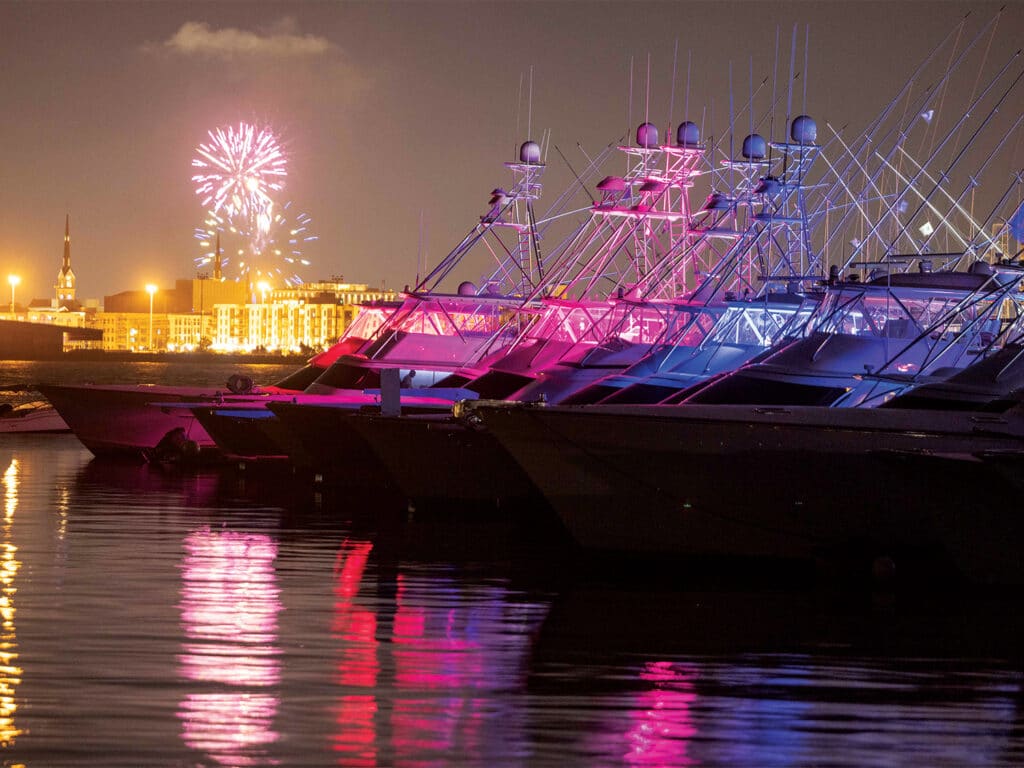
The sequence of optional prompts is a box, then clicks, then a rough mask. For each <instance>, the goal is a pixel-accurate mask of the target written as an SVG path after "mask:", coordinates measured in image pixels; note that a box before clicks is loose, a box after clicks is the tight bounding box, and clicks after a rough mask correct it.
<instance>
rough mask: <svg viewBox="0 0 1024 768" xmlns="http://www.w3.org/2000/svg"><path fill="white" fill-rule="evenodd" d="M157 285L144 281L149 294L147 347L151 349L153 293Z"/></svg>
mask: <svg viewBox="0 0 1024 768" xmlns="http://www.w3.org/2000/svg"><path fill="white" fill-rule="evenodd" d="M156 292H157V287H156V286H155V285H153V284H152V283H146V293H148V294H149V349H150V351H152V350H153V294H154V293H156Z"/></svg>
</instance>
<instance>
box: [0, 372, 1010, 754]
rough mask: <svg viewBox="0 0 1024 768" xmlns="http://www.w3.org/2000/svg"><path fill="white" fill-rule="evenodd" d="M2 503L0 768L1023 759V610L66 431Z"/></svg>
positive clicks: (41, 440) (11, 447)
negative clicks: (138, 458) (776, 567)
mask: <svg viewBox="0 0 1024 768" xmlns="http://www.w3.org/2000/svg"><path fill="white" fill-rule="evenodd" d="M3 365H4V366H5V367H4V370H5V374H6V375H5V376H2V377H0V381H2V383H10V382H14V381H17V380H20V381H38V380H40V379H42V378H44V377H42V376H39V373H40V372H41V371H40V368H39V366H37V365H35V364H12V365H7V364H3ZM14 365H20V366H22V368H20V369H19V370H18V371H15V368H14V367H12V366H14ZM50 365H51V366H57V367H56V368H53V369H52V370H51V371H50V373H52V374H54V375H52V376H50V377H49V378H50V380H57V379H58V378H60V379H71V378H76V376H77V375H78V374H80V373H81V371H80V370H79V369H77V368H76V369H75V370H69V369H67V368H65V369H63V370H61V369H60V368H59V365H57V364H50ZM158 367H160V368H164V366H158ZM181 368H182V366H179V367H178V370H174V371H168V370H166V368H164V370H162V371H156V372H154V371H150V370H147V369H148V366H137V367H136V368H135V369H134V370H132V369H131V368H130V367H127V366H126V367H125V368H123V369H121V370H119V371H114V370H108V371H107V373H108V374H109V375H111V376H121V377H125V378H127V377H128V376H129V374H132V375H135V376H136V378H140V379H141V378H144V375H148V374H151V373H152V374H154V375H160V376H165V377H167V378H170V379H177V380H181V381H192V380H194V379H192V378H190V377H189V374H190V373H191V371H182V370H180V369H181ZM239 370H240V368H239V367H238V366H231V367H228V368H227V369H226V371H219V372H215V373H208V374H207V372H204V375H209V376H213V375H216V376H217V378H216V379H213V380H211V383H215V384H216V383H220V382H221V381H223V380H226V377H227V375H228V374H230V373H232V372H236V371H239ZM267 372H268V373H269V374H273V375H270V376H267V377H263V376H260V375H257V376H256V378H258V379H261V380H267V379H269V378H274V377H276V375H277V372H275V371H270V370H269V369H268V371H267ZM258 373H260V372H257V374H258ZM221 374H223V375H221ZM250 375H251V374H250ZM16 376H19V377H21V378H20V379H18V378H15V377H16ZM82 380H84V378H83V379H82ZM94 380H100V376H99V375H97V376H96V377H95V379H94ZM108 380H109V379H108ZM150 380H160V379H150ZM0 494H2V496H3V516H2V518H0V558H2V563H0V581H2V598H0V618H2V622H3V623H2V629H0V635H2V637H0V650H2V654H0V742H2V745H3V746H2V747H0V754H2V757H3V764H4V765H5V766H16V765H23V766H32V767H33V768H36V767H40V768H42V767H45V768H52V767H58V766H271V765H276V766H328V765H353V766H506V765H507V766H513V765H514V766H548V765H550V766H565V765H581V766H584V765H585V766H616V765H647V766H687V765H694V766H696V765H701V766H726V765H728V766H737V765H738V766H795V765H815V766H858V767H859V766H875V765H877V766H891V765H907V766H990V765H1006V766H1011V765H1021V764H1024V695H1022V684H1024V675H1022V655H1024V654H1022V650H1024V642H1022V640H1024V637H1022V635H1024V632H1022V631H1021V626H1022V623H1024V622H1022V620H1021V617H1020V616H1019V613H1020V611H1019V608H1020V601H1019V599H1017V596H1016V595H1005V594H1002V595H994V594H990V593H982V594H967V595H938V594H933V595H915V596H905V595H899V596H893V595H887V594H855V595H851V594H845V595H835V594H831V593H826V592H823V591H821V590H815V589H810V588H802V589H801V588H796V587H789V588H786V589H780V588H767V587H765V588H760V589H755V588H754V586H752V585H750V584H749V583H748V584H741V585H740V586H739V587H736V586H735V585H734V586H733V587H731V588H726V587H719V588H717V589H715V588H712V587H713V586H714V585H713V584H712V585H711V586H709V584H708V583H702V584H700V585H699V587H698V585H697V584H695V583H693V584H691V583H687V582H686V581H685V580H683V579H672V578H668V577H666V575H665V574H660V575H659V576H658V577H657V578H655V577H651V578H649V579H637V578H632V579H630V578H625V577H626V576H627V574H624V573H621V572H616V571H613V570H610V569H609V570H602V568H601V566H600V564H594V563H581V562H580V561H579V560H578V559H577V558H575V557H574V556H573V554H572V553H571V552H567V551H565V550H564V549H562V548H560V547H558V546H556V545H550V546H545V545H541V544H538V543H536V542H528V541H524V540H522V539H521V538H519V537H517V536H515V535H514V534H513V533H511V532H510V531H509V529H508V528H506V527H504V526H503V525H500V524H499V523H497V522H495V523H490V522H481V521H478V522H475V523H473V524H472V525H470V524H468V523H465V522H463V521H459V520H448V521H444V522H433V523H432V522H429V521H419V522H409V521H407V520H405V521H403V520H399V522H397V523H395V522H393V521H391V520H390V516H386V517H387V518H388V522H387V524H385V523H384V522H381V523H378V522H377V520H378V517H377V515H375V510H373V509H372V504H371V505H368V503H367V502H366V501H365V500H364V501H356V500H354V499H346V498H345V497H344V495H340V496H338V497H331V498H326V497H319V496H317V495H315V494H313V493H312V492H311V491H310V489H308V488H301V487H295V486H294V485H293V484H292V481H291V480H290V478H289V477H288V476H287V475H286V474H274V473H264V472H260V473H258V474H255V475H254V474H252V473H250V474H242V473H240V472H237V471H234V470H223V471H204V472H181V471H179V470H176V469H166V468H164V469H162V468H160V467H155V466H145V465H138V466H137V465H107V464H103V463H99V462H95V461H93V460H92V458H91V455H90V454H89V453H88V452H87V451H86V450H85V449H84V448H82V447H81V446H80V444H79V443H78V442H77V441H76V440H75V438H74V437H71V436H7V437H4V438H2V440H0Z"/></svg>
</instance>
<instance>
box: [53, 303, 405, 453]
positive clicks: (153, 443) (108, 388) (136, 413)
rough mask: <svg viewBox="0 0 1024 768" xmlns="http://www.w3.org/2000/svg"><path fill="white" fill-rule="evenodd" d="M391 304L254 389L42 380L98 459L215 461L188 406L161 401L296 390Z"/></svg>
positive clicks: (363, 312) (370, 310)
mask: <svg viewBox="0 0 1024 768" xmlns="http://www.w3.org/2000/svg"><path fill="white" fill-rule="evenodd" d="M395 309H396V306H395V305H393V304H390V303H384V304H374V305H366V306H365V307H361V308H360V312H359V315H358V316H357V317H356V319H355V320H354V321H353V323H352V325H350V326H349V328H348V329H347V330H346V332H345V334H344V335H343V336H342V338H341V339H340V340H339V341H338V343H336V344H335V345H334V346H332V347H331V348H330V349H328V350H326V351H324V352H321V353H320V354H318V355H314V356H313V357H312V358H310V359H309V360H308V361H307V363H306V364H305V365H304V366H302V367H301V368H299V369H298V370H296V371H295V372H293V373H291V374H289V375H288V376H287V377H285V378H284V379H282V380H281V381H279V382H277V383H276V384H272V385H269V386H255V385H254V384H253V382H252V381H251V380H250V379H248V378H247V377H244V376H237V375H236V376H232V377H230V378H229V380H228V381H227V383H226V384H225V386H224V387H223V388H211V387H190V386H171V385H159V384H45V383H44V384H39V385H38V386H37V389H38V390H39V391H40V392H41V393H42V394H43V395H44V396H45V397H46V399H47V400H48V401H49V402H50V403H51V404H52V405H53V407H54V408H55V409H56V411H57V412H58V413H59V414H60V416H61V418H62V419H63V420H64V421H65V422H66V424H67V426H68V427H69V428H70V429H71V430H72V431H73V432H74V433H75V436H76V437H77V438H78V439H79V440H80V441H81V442H82V444H83V445H85V447H86V448H88V449H89V450H90V451H92V453H93V454H94V455H95V456H97V457H125V458H133V459H136V460H139V459H147V460H148V459H152V458H162V457H168V458H181V457H185V458H191V459H204V460H206V459H214V458H219V456H220V453H219V451H218V450H217V448H216V445H215V443H214V441H213V440H212V439H211V438H210V436H209V434H207V432H206V431H205V430H204V429H203V427H202V425H200V424H199V423H198V422H197V421H196V419H195V417H194V416H193V415H192V413H191V412H190V411H188V410H187V409H169V408H166V407H161V404H169V403H182V402H199V401H205V402H210V403H212V402H217V401H221V402H223V401H225V400H227V401H232V400H236V401H243V402H251V401H252V400H254V399H257V398H269V397H272V396H287V395H289V394H297V393H299V392H301V391H302V390H303V389H304V388H305V387H306V386H308V385H309V384H310V383H311V382H312V381H314V380H315V379H316V378H317V377H318V376H319V375H320V374H321V373H323V372H324V371H325V370H326V369H327V368H328V367H329V365H330V364H331V363H332V362H333V361H334V360H336V359H337V358H338V357H339V356H340V355H342V354H345V353H347V352H349V351H351V350H352V349H353V348H358V347H359V346H361V345H362V344H363V343H364V341H365V338H364V336H365V335H369V334H372V333H373V331H374V330H375V329H376V327H378V326H379V325H380V324H381V323H382V322H383V321H384V320H386V318H387V317H388V316H389V315H390V314H391V313H393V312H394V311H395Z"/></svg>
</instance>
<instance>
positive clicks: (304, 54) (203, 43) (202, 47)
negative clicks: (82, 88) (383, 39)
mask: <svg viewBox="0 0 1024 768" xmlns="http://www.w3.org/2000/svg"><path fill="white" fill-rule="evenodd" d="M145 48H146V50H149V51H155V50H161V51H167V52H171V53H174V54H178V55H181V56H204V57H208V58H220V59H236V58H241V57H252V58H273V59H282V58H286V59H308V58H313V57H318V56H324V55H328V54H330V53H332V52H334V51H335V50H336V47H335V46H334V45H333V44H332V43H331V42H330V41H329V40H327V39H326V38H323V37H319V36H317V35H310V34H305V35H304V34H300V33H299V32H298V30H297V29H296V28H295V24H294V22H293V21H291V20H289V19H284V20H282V21H281V22H279V23H278V24H277V25H276V26H275V27H274V28H272V29H270V30H268V31H266V32H263V33H260V32H252V31H249V30H245V29H238V28H236V27H224V28H222V29H213V28H211V27H210V25H209V24H206V23H205V22H200V21H186V22H185V23H184V24H182V25H181V27H179V28H178V31H177V32H175V33H174V34H173V35H171V37H170V38H168V39H167V40H165V41H164V42H163V43H160V44H157V45H154V44H148V45H147V46H145Z"/></svg>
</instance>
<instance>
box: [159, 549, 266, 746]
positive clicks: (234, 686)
mask: <svg viewBox="0 0 1024 768" xmlns="http://www.w3.org/2000/svg"><path fill="white" fill-rule="evenodd" d="M185 552H186V554H185V559H184V562H183V564H182V581H183V584H182V589H181V621H182V625H183V628H184V631H185V636H186V637H187V638H188V641H187V642H186V643H185V644H184V648H183V652H182V654H181V656H180V659H179V661H180V674H181V676H182V677H183V678H185V679H186V680H189V681H192V682H195V683H199V684H200V685H199V686H197V687H198V688H199V690H197V691H194V692H190V693H189V694H188V695H187V696H186V697H185V700H184V701H183V702H182V703H181V707H180V710H179V712H178V717H179V718H180V719H181V722H182V738H183V740H184V742H185V743H186V744H187V745H188V746H189V747H191V748H193V749H197V750H201V751H203V752H206V753H207V754H209V755H210V757H212V758H213V759H215V760H216V761H217V762H219V763H221V764H223V765H232V766H239V765H254V764H257V763H259V762H261V761H262V760H263V758H265V757H266V754H267V748H268V747H269V745H271V744H273V743H274V742H275V741H276V740H277V738H278V734H277V733H276V732H275V731H274V729H273V723H274V718H275V716H276V714H277V710H278V695H277V692H276V690H274V688H275V687H276V685H277V684H278V683H279V682H280V676H281V671H280V660H279V654H280V649H279V648H278V646H277V614H278V613H279V612H280V610H281V602H280V597H279V593H278V588H277V584H276V576H275V571H274V562H275V559H276V557H277V545H276V544H275V542H274V541H273V540H271V539H270V537H268V536H266V535H263V534H257V533H242V532H236V531H213V530H210V529H201V530H198V531H194V532H192V533H190V534H189V535H188V536H187V537H186V539H185Z"/></svg>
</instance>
